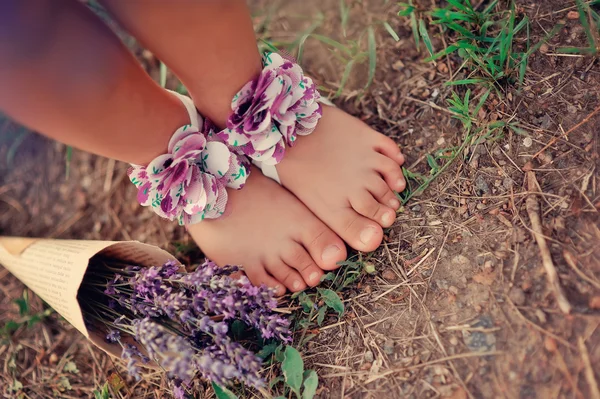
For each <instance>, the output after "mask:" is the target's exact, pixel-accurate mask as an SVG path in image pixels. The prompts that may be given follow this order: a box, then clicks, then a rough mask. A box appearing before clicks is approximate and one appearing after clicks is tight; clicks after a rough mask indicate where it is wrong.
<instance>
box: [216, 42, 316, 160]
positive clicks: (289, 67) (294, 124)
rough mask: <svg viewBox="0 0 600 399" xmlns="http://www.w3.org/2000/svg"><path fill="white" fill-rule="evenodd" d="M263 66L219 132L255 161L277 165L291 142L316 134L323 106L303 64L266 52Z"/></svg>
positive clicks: (243, 89) (237, 100)
mask: <svg viewBox="0 0 600 399" xmlns="http://www.w3.org/2000/svg"><path fill="white" fill-rule="evenodd" d="M263 64H264V68H263V70H262V72H261V74H260V75H259V76H258V77H256V78H255V79H254V80H252V81H251V82H248V83H247V84H246V85H245V86H244V87H242V89H241V90H240V91H239V92H238V93H237V94H236V95H235V96H234V98H233V101H232V102H231V109H232V111H233V113H232V115H231V116H230V117H229V119H228V121H227V128H226V129H224V130H223V131H221V132H219V133H218V134H217V136H218V137H219V138H220V139H221V140H223V141H224V142H226V143H227V144H228V145H229V146H230V147H232V148H233V149H234V150H235V151H236V152H238V153H241V154H244V155H246V156H248V157H249V158H250V159H252V160H254V161H260V162H262V163H264V164H265V165H276V164H278V163H279V162H280V161H281V160H282V159H283V155H284V153H285V146H286V145H288V146H293V145H294V143H295V141H296V139H297V136H298V135H300V136H304V135H307V134H310V133H312V131H313V130H314V129H315V127H316V125H317V122H318V121H319V119H320V118H321V115H322V110H321V105H320V104H319V102H318V100H319V98H320V95H319V92H318V91H317V90H316V87H315V84H314V83H313V81H312V80H311V79H310V78H309V77H307V76H304V73H303V72H302V68H300V66H299V65H298V64H296V63H294V62H292V61H290V60H287V59H285V58H283V57H282V56H281V55H279V54H277V53H266V54H265V55H264V57H263Z"/></svg>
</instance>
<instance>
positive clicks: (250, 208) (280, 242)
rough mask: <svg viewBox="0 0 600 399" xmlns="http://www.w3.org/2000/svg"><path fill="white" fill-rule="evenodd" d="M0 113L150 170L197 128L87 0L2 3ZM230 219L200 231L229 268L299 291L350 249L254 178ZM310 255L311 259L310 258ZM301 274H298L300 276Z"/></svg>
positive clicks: (234, 198)
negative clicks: (174, 139) (189, 126)
mask: <svg viewBox="0 0 600 399" xmlns="http://www.w3.org/2000/svg"><path fill="white" fill-rule="evenodd" d="M0 87H1V88H2V90H0V109H2V110H3V111H5V112H6V113H8V114H9V115H10V116H12V117H14V118H15V119H16V120H18V121H20V122H21V123H23V124H25V125H27V126H29V127H31V128H33V129H35V130H37V131H40V132H42V133H44V134H46V135H48V136H50V137H53V138H55V139H58V140H60V141H63V142H66V143H69V144H71V145H74V146H76V147H78V148H81V149H84V150H86V151H90V152H93V153H96V154H101V155H104V156H107V157H112V158H117V159H120V160H123V161H126V162H132V163H138V164H144V163H147V162H148V161H150V160H151V159H152V158H153V157H155V156H156V155H159V154H162V153H164V152H165V151H166V147H167V143H168V140H169V139H170V136H171V134H172V133H173V132H174V131H175V130H176V129H177V128H179V127H180V126H182V125H184V124H186V123H189V117H188V115H187V112H186V110H185V108H184V107H183V105H182V104H181V102H180V101H179V100H178V99H176V98H175V97H174V96H173V95H172V94H170V93H168V92H167V91H165V90H163V89H162V88H160V87H159V86H158V85H156V84H155V83H154V82H153V81H152V80H151V79H150V78H149V77H148V76H147V75H146V74H145V73H144V71H143V70H142V69H141V68H140V67H139V65H138V63H137V61H136V60H135V58H134V57H133V56H132V55H131V54H130V53H129V52H128V51H127V49H126V48H125V47H124V46H123V45H122V43H120V42H119V40H118V39H117V38H116V36H115V35H114V34H113V33H112V32H111V31H110V30H109V29H108V28H107V27H106V26H105V25H104V24H103V23H102V22H101V21H100V20H98V19H97V18H96V17H95V16H94V15H93V14H92V13H91V12H90V11H89V10H87V9H86V8H85V7H84V6H83V5H81V4H80V3H79V1H77V0H72V1H71V0H69V1H66V0H60V1H59V0H2V1H0ZM226 213H227V214H226V215H225V216H223V217H221V218H219V219H215V220H207V221H204V222H201V223H200V224H198V225H194V228H195V229H196V231H202V234H203V236H204V239H203V241H202V249H203V250H204V251H205V252H206V253H207V254H208V255H209V256H210V257H211V258H213V260H215V261H216V262H217V263H219V264H226V263H230V264H243V265H244V266H245V267H246V271H247V274H248V277H249V278H250V280H251V281H252V282H254V283H255V284H259V283H263V282H264V283H267V284H268V285H270V286H279V288H280V293H282V291H281V290H284V289H283V286H282V285H285V286H287V287H288V288H290V289H293V290H299V289H303V288H305V287H306V284H305V281H306V282H307V283H308V284H310V285H315V284H317V283H318V282H319V279H320V277H321V276H322V274H323V272H322V270H321V268H320V267H318V266H317V265H316V263H318V264H319V265H321V267H322V268H328V269H332V268H335V263H336V262H337V261H339V260H342V259H344V258H345V249H344V244H343V242H342V241H341V240H340V239H339V238H338V237H337V236H336V235H335V234H334V233H333V232H332V231H331V230H329V229H328V228H327V227H326V226H325V225H324V224H323V223H322V222H321V221H320V220H318V219H317V217H315V216H314V215H313V214H312V213H311V212H310V211H309V210H308V209H306V207H305V206H304V205H302V203H301V202H300V201H298V200H297V199H296V198H294V196H293V195H291V194H290V193H289V192H287V191H286V190H285V189H283V188H281V187H279V186H278V185H277V184H276V183H273V182H272V181H270V180H269V179H267V178H265V177H264V176H262V174H260V172H259V171H256V170H255V171H254V173H253V175H252V176H250V178H249V179H248V182H247V184H246V187H244V188H243V189H242V190H239V191H236V190H232V191H230V193H229V203H228V206H227V211H226ZM309 254H310V255H309ZM294 269H295V270H294Z"/></svg>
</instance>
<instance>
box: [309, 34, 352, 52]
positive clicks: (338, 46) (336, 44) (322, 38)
mask: <svg viewBox="0 0 600 399" xmlns="http://www.w3.org/2000/svg"><path fill="white" fill-rule="evenodd" d="M311 36H312V37H314V38H315V39H317V40H318V41H320V42H322V43H325V44H327V45H328V46H331V47H333V48H336V49H338V50H340V51H341V52H343V53H345V54H346V55H348V56H349V57H352V52H351V51H350V49H349V48H348V47H346V46H344V45H343V44H342V43H340V42H338V41H336V40H333V39H331V38H329V37H327V36H323V35H319V34H318V33H311Z"/></svg>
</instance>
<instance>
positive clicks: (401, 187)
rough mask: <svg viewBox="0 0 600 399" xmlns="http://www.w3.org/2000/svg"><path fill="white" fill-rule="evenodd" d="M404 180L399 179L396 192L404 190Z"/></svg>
mask: <svg viewBox="0 0 600 399" xmlns="http://www.w3.org/2000/svg"><path fill="white" fill-rule="evenodd" d="M404 184H405V183H404V179H400V180H398V183H397V186H396V187H398V191H401V190H404Z"/></svg>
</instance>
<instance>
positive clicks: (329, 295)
mask: <svg viewBox="0 0 600 399" xmlns="http://www.w3.org/2000/svg"><path fill="white" fill-rule="evenodd" d="M319 293H320V294H321V296H322V297H323V300H324V301H325V303H326V304H327V306H329V307H330V308H332V309H333V310H335V311H336V312H337V313H338V315H339V316H340V317H342V315H343V314H344V303H343V302H342V300H341V299H340V297H339V296H338V294H337V293H335V292H334V291H332V290H330V289H321V288H319Z"/></svg>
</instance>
